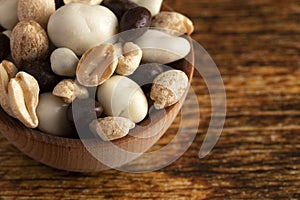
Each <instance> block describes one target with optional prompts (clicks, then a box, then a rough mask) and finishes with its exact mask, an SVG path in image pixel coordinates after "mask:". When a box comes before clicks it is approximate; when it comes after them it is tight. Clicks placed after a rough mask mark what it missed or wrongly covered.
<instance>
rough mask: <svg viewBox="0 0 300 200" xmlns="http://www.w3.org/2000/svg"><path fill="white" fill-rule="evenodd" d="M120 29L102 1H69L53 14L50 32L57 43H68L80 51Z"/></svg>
mask: <svg viewBox="0 0 300 200" xmlns="http://www.w3.org/2000/svg"><path fill="white" fill-rule="evenodd" d="M117 33H118V19H117V17H116V16H115V15H114V13H113V12H112V11H110V10H109V9H108V8H106V7H104V6H100V5H94V6H91V5H87V4H81V3H70V4H67V5H65V6H63V7H61V8H60V9H58V10H57V11H56V12H55V13H54V14H52V15H51V17H50V19H49V22H48V35H49V37H50V40H51V41H52V42H53V44H54V45H55V46H56V47H66V48H69V49H71V50H72V51H74V52H75V53H76V54H77V55H82V54H83V53H84V52H85V51H86V50H88V49H90V48H92V47H94V46H97V45H99V44H101V43H103V42H105V41H106V40H108V39H110V38H111V37H112V36H113V35H115V34H117Z"/></svg>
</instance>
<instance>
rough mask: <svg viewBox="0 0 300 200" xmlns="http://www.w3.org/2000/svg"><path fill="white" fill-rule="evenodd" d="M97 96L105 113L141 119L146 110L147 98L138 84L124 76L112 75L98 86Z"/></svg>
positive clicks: (134, 119) (135, 120)
mask: <svg viewBox="0 0 300 200" xmlns="http://www.w3.org/2000/svg"><path fill="white" fill-rule="evenodd" d="M97 98H98V101H99V102H100V104H101V105H102V106H103V108H104V112H105V114H107V115H109V116H115V117H124V118H127V119H130V120H131V121H132V122H135V123H138V122H140V121H142V120H143V119H144V118H145V117H146V115H147V112H148V103H147V99H146V97H145V95H144V93H143V91H142V89H141V88H140V86H139V85H138V84H137V83H135V82H134V81H132V80H131V79H129V78H127V77H124V76H118V75H115V76H112V77H111V78H110V79H108V80H107V81H105V82H104V83H103V84H102V85H100V86H99V87H98V91H97Z"/></svg>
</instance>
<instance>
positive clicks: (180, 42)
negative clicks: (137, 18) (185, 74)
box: [135, 30, 191, 64]
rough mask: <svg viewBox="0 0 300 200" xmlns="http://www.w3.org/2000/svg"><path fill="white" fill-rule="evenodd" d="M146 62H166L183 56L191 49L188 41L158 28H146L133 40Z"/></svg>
mask: <svg viewBox="0 0 300 200" xmlns="http://www.w3.org/2000/svg"><path fill="white" fill-rule="evenodd" d="M135 43H136V44H137V45H138V46H139V47H140V48H141V49H142V50H143V61H144V62H146V63H160V64H166V63H171V62H174V61H177V60H180V59H182V58H184V57H185V56H186V55H187V54H188V53H189V52H190V50H191V45H190V43H189V41H187V40H186V39H184V38H182V37H177V36H172V35H170V34H167V33H164V32H162V31H158V30H148V31H147V32H146V33H145V34H144V35H142V36H141V37H140V38H138V39H137V40H135Z"/></svg>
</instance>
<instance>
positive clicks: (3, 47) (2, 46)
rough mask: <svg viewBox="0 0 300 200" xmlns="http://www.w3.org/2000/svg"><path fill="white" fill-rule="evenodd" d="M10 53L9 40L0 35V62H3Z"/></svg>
mask: <svg viewBox="0 0 300 200" xmlns="http://www.w3.org/2000/svg"><path fill="white" fill-rule="evenodd" d="M9 53H10V44H9V38H8V37H7V36H6V35H4V34H3V33H0V62H1V61H2V60H4V59H5V58H6V57H7V56H8V55H9Z"/></svg>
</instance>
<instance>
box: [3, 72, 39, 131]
mask: <svg viewBox="0 0 300 200" xmlns="http://www.w3.org/2000/svg"><path fill="white" fill-rule="evenodd" d="M39 91H40V89H39V85H38V82H37V81H36V80H35V79H34V77H33V76H31V75H29V74H27V73H26V72H19V73H17V75H16V77H15V78H13V79H11V80H10V82H9V84H8V96H9V102H10V107H11V110H12V112H13V114H14V116H15V117H16V118H17V119H19V120H20V121H21V122H22V123H23V124H24V125H25V126H27V127H28V128H36V127H37V126H38V123H39V121H38V117H37V115H36V108H37V105H38V100H39Z"/></svg>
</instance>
